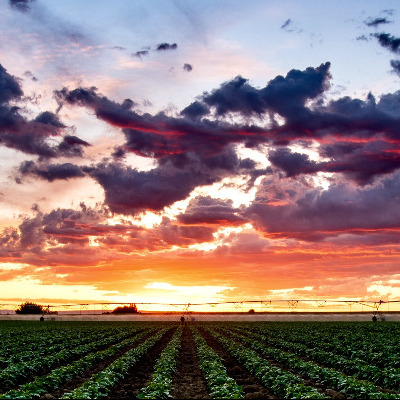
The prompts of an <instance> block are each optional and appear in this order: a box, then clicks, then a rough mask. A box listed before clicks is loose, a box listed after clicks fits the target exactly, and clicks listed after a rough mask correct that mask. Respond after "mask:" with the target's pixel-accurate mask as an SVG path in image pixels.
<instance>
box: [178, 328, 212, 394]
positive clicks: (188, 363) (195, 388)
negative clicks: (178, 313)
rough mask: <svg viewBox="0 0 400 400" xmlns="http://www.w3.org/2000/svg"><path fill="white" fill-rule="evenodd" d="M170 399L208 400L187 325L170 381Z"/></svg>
mask: <svg viewBox="0 0 400 400" xmlns="http://www.w3.org/2000/svg"><path fill="white" fill-rule="evenodd" d="M171 395H172V398H174V399H209V398H210V396H209V395H208V393H207V384H206V382H205V380H204V378H203V376H202V374H201V370H200V367H199V360H198V357H197V352H196V347H195V344H194V340H193V334H192V331H191V330H190V329H189V327H188V326H187V325H185V326H184V328H183V332H182V344H181V349H180V352H179V357H178V363H177V371H176V373H175V375H174V378H173V380H172V390H171Z"/></svg>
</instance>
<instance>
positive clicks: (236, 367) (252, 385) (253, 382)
mask: <svg viewBox="0 0 400 400" xmlns="http://www.w3.org/2000/svg"><path fill="white" fill-rule="evenodd" d="M199 332H200V333H201V334H202V336H203V337H204V339H205V340H206V342H207V344H208V345H209V346H210V347H211V348H212V349H213V350H214V351H215V352H216V353H217V354H218V355H219V356H220V357H221V359H222V362H223V364H224V366H225V367H226V370H227V373H228V375H229V376H230V377H232V378H233V379H234V380H235V381H236V383H237V384H238V385H240V386H242V388H243V393H244V397H245V399H277V398H278V397H276V396H275V395H274V394H273V393H271V392H270V391H269V390H268V389H267V388H265V387H264V386H262V385H261V383H260V382H258V380H257V379H256V378H255V377H254V376H253V375H251V374H250V373H249V372H247V371H246V369H245V368H244V367H242V366H241V365H240V364H238V361H237V360H236V359H235V358H234V357H232V356H231V355H230V354H229V353H228V352H227V351H225V349H224V348H223V347H222V346H221V345H220V344H219V343H218V342H217V341H216V340H215V339H214V338H213V337H212V336H211V335H210V334H209V333H208V332H207V331H206V330H204V329H203V328H199Z"/></svg>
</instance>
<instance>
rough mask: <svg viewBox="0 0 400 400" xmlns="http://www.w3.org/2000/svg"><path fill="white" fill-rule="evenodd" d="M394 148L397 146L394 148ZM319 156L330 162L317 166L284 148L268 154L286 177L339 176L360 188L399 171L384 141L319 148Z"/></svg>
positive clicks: (396, 156) (394, 154)
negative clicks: (334, 174)
mask: <svg viewBox="0 0 400 400" xmlns="http://www.w3.org/2000/svg"><path fill="white" fill-rule="evenodd" d="M396 147H397V146H396ZM320 155H321V156H323V157H330V158H331V160H330V161H321V162H316V161H312V160H310V159H309V157H308V156H307V155H306V154H300V153H296V152H291V151H290V150H289V149H287V148H279V149H277V150H273V151H270V154H269V160H270V162H271V163H272V165H273V166H275V167H277V168H279V169H281V170H283V171H284V172H285V173H286V176H287V177H293V176H297V175H300V174H314V173H316V172H336V173H342V174H344V175H345V176H346V177H347V178H350V179H352V180H354V181H355V182H357V183H358V184H359V185H366V184H368V183H371V182H372V181H373V180H374V179H375V177H376V176H379V175H387V174H390V173H392V172H394V171H396V170H397V169H399V168H400V154H398V151H397V148H393V147H391V146H390V145H388V144H387V143H386V142H383V141H375V142H369V143H366V144H348V143H345V144H343V143H340V142H339V143H335V144H330V145H323V146H321V147H320Z"/></svg>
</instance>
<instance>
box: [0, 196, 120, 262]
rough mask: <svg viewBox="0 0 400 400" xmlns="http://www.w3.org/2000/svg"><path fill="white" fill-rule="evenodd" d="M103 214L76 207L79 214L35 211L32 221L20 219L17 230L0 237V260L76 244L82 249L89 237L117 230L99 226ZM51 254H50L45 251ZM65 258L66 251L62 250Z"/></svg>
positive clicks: (84, 207) (102, 211) (59, 211)
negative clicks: (47, 247)
mask: <svg viewBox="0 0 400 400" xmlns="http://www.w3.org/2000/svg"><path fill="white" fill-rule="evenodd" d="M105 212H106V211H105V210H102V209H93V208H90V207H87V206H86V205H85V204H83V203H81V204H80V209H79V210H72V209H60V208H58V209H55V210H53V211H51V212H49V213H42V212H41V211H40V210H38V209H36V214H35V215H34V216H33V217H26V218H24V219H23V221H22V222H21V224H20V225H19V227H18V229H10V228H7V229H5V230H3V232H2V233H1V234H0V243H3V244H4V246H5V247H3V246H2V248H1V250H0V257H6V256H15V257H17V256H18V257H21V256H22V255H23V253H34V254H37V255H39V254H43V253H44V252H47V250H46V249H45V247H46V245H51V246H54V245H57V244H68V243H76V244H80V245H85V244H87V243H88V241H89V239H88V237H89V236H93V235H94V236H96V235H104V234H105V233H106V232H110V233H111V232H113V230H114V231H115V230H120V227H119V226H116V227H110V226H107V227H105V226H102V225H101V224H100V221H101V220H102V219H104V215H105ZM49 251H51V250H49ZM64 251H65V254H66V255H68V252H69V250H68V249H65V250H64Z"/></svg>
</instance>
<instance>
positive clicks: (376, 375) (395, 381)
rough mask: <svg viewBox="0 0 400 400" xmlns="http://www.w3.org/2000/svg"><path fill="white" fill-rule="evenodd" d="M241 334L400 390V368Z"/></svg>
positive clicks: (281, 340) (282, 340) (244, 331)
mask: <svg viewBox="0 0 400 400" xmlns="http://www.w3.org/2000/svg"><path fill="white" fill-rule="evenodd" d="M240 332H242V333H243V334H247V335H250V336H251V337H253V338H255V339H257V340H259V341H260V342H262V343H263V344H265V343H267V344H268V345H272V346H274V347H278V348H280V349H283V350H286V351H290V352H292V353H294V354H296V355H298V356H301V357H307V358H308V359H311V360H312V361H315V362H318V363H320V364H321V365H323V366H328V367H332V368H335V369H338V370H340V371H343V372H344V373H346V374H350V375H353V376H355V377H356V378H358V379H363V380H368V381H370V382H373V383H374V384H376V385H382V386H384V387H385V388H389V389H393V390H399V388H400V369H399V368H393V367H387V368H380V367H378V366H376V365H369V364H368V363H366V362H365V361H364V360H361V359H357V358H352V359H348V358H345V357H343V356H340V355H337V354H334V353H332V352H327V351H324V350H320V349H318V348H313V347H307V346H306V345H304V344H302V343H296V342H289V341H287V340H284V339H281V338H279V337H272V336H265V335H261V334H257V333H254V332H251V331H249V330H241V331H240Z"/></svg>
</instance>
